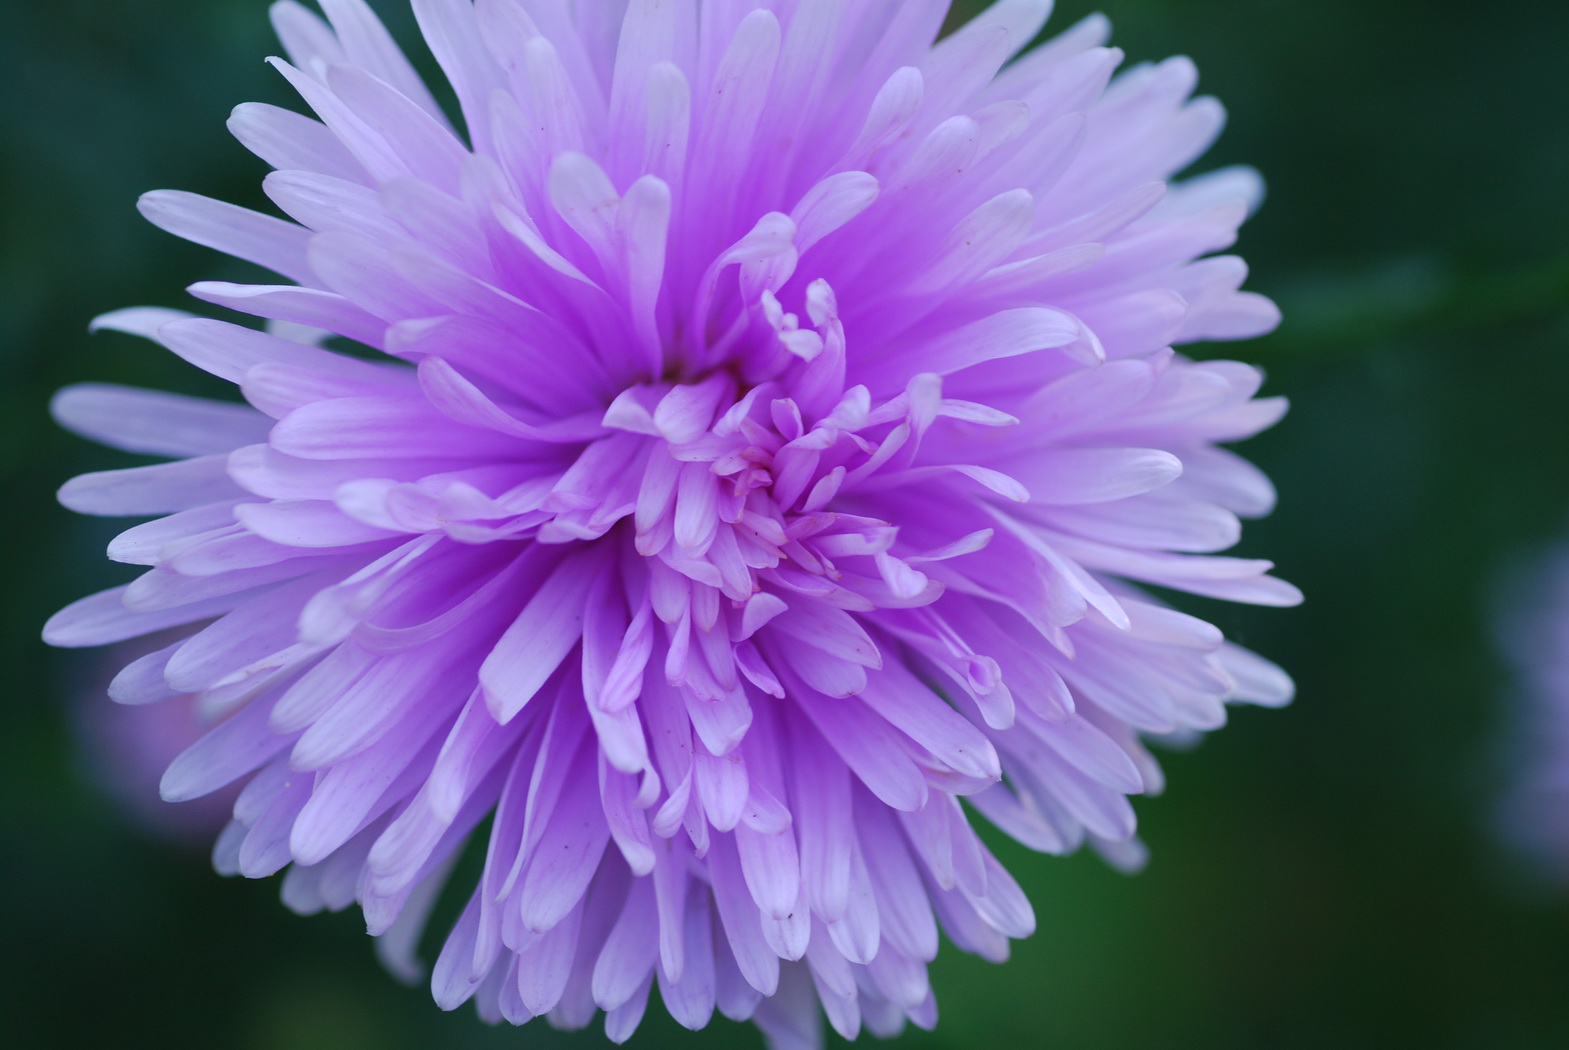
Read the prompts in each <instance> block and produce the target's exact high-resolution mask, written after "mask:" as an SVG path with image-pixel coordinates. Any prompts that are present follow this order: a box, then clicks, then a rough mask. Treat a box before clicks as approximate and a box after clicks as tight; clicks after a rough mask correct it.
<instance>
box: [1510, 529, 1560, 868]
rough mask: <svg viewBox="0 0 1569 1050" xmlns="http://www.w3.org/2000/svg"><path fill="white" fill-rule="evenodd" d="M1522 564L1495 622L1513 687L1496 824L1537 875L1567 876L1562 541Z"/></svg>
mask: <svg viewBox="0 0 1569 1050" xmlns="http://www.w3.org/2000/svg"><path fill="white" fill-rule="evenodd" d="M1529 568H1530V572H1529V581H1528V582H1527V581H1525V580H1522V581H1519V585H1518V586H1516V587H1514V588H1512V589H1511V592H1510V594H1509V595H1508V602H1507V606H1506V608H1505V609H1504V610H1503V615H1501V616H1500V617H1499V618H1498V625H1497V626H1498V632H1497V633H1498V638H1499V643H1500V648H1501V649H1502V650H1503V652H1504V655H1505V656H1506V657H1507V658H1508V660H1509V662H1510V663H1511V664H1512V665H1513V666H1514V671H1515V679H1516V681H1517V682H1518V691H1519V696H1518V697H1517V699H1516V702H1515V703H1514V704H1513V705H1512V708H1511V710H1510V719H1511V721H1512V723H1513V725H1512V726H1511V727H1510V728H1511V732H1510V734H1509V739H1508V740H1507V742H1506V746H1507V756H1508V762H1507V768H1508V769H1509V770H1510V771H1511V773H1512V782H1511V783H1510V784H1509V785H1508V788H1507V790H1506V792H1505V794H1504V797H1503V799H1502V805H1501V806H1500V812H1499V830H1500V831H1501V832H1502V833H1503V837H1504V838H1505V840H1506V841H1507V842H1508V843H1509V844H1510V845H1512V846H1513V847H1514V848H1515V849H1517V850H1518V851H1519V852H1520V853H1521V854H1522V855H1524V856H1526V857H1529V858H1531V859H1532V860H1533V861H1534V862H1535V863H1536V864H1537V866H1538V867H1539V868H1540V870H1541V872H1542V873H1543V874H1545V875H1547V876H1549V877H1551V878H1554V879H1556V880H1557V881H1560V882H1569V546H1564V545H1560V546H1559V547H1557V548H1556V549H1554V550H1551V551H1549V552H1547V553H1545V554H1543V555H1542V556H1540V557H1539V558H1537V559H1535V560H1534V562H1533V563H1532V564H1531V565H1530V567H1529Z"/></svg>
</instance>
